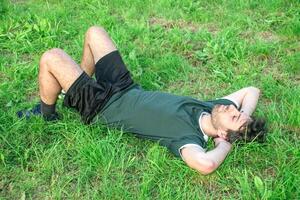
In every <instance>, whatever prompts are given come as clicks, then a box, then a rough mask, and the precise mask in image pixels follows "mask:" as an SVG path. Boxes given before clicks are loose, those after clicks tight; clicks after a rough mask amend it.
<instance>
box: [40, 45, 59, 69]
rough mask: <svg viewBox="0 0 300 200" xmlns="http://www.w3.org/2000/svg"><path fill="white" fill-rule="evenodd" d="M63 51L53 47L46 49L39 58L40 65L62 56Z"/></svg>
mask: <svg viewBox="0 0 300 200" xmlns="http://www.w3.org/2000/svg"><path fill="white" fill-rule="evenodd" d="M64 54H65V52H64V51H63V50H62V49H59V48H53V49H50V50H47V51H46V52H44V53H43V55H42V56H41V59H40V66H43V65H45V64H47V63H48V62H50V61H53V60H55V59H57V58H62V57H63V56H64Z"/></svg>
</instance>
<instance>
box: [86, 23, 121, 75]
mask: <svg viewBox="0 0 300 200" xmlns="http://www.w3.org/2000/svg"><path fill="white" fill-rule="evenodd" d="M115 50H117V48H116V46H115V44H114V42H113V41H112V40H111V38H110V37H109V35H108V33H107V32H106V31H105V30H104V29H103V28H102V27H98V26H92V27H90V28H89V29H88V30H87V32H86V34H85V39H84V46H83V55H82V61H81V68H82V69H83V70H84V71H85V72H86V73H87V74H88V75H89V76H92V75H93V74H94V72H95V64H96V63H97V61H98V60H99V59H101V58H102V57H103V56H105V55H106V54H108V53H110V52H112V51H115Z"/></svg>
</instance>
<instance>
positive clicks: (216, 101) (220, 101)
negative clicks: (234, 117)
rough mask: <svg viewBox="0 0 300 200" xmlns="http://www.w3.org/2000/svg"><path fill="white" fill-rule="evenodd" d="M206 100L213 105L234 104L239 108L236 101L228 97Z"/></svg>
mask: <svg viewBox="0 0 300 200" xmlns="http://www.w3.org/2000/svg"><path fill="white" fill-rule="evenodd" d="M206 102H207V103H211V104H212V105H213V106H215V105H217V104H221V105H234V106H235V107H236V108H237V109H239V108H240V105H239V104H238V103H237V102H234V101H233V100H231V99H228V98H221V99H216V100H211V101H206Z"/></svg>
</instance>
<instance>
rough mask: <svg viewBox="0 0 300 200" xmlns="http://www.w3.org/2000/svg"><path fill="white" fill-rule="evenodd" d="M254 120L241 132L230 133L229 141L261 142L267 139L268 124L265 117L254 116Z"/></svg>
mask: <svg viewBox="0 0 300 200" xmlns="http://www.w3.org/2000/svg"><path fill="white" fill-rule="evenodd" d="M252 119H253V120H252V121H251V122H250V123H249V124H248V125H247V126H246V128H245V129H244V130H243V131H241V132H231V133H230V134H229V142H231V143H232V142H236V141H241V142H253V141H256V142H259V143H264V142H265V141H266V134H267V126H266V120H265V119H263V118H255V117H253V118H252Z"/></svg>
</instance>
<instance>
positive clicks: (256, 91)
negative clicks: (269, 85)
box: [248, 86, 261, 95]
mask: <svg viewBox="0 0 300 200" xmlns="http://www.w3.org/2000/svg"><path fill="white" fill-rule="evenodd" d="M248 90H250V91H251V92H254V93H257V94H258V95H260V93H261V91H260V89H258V88H257V87H254V86H250V87H248Z"/></svg>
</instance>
